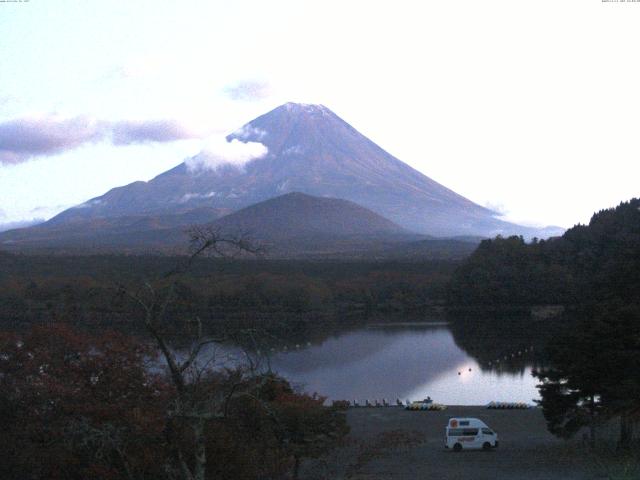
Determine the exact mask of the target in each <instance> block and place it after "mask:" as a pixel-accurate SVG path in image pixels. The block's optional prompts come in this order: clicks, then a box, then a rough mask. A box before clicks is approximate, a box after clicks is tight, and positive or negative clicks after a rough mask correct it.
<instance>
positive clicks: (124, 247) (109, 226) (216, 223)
mask: <svg viewBox="0 0 640 480" xmlns="http://www.w3.org/2000/svg"><path fill="white" fill-rule="evenodd" d="M201 224H208V225H212V226H213V227H214V228H216V229H218V230H219V231H220V232H221V233H223V234H226V235H243V236H248V237H250V238H251V239H252V240H254V241H256V242H257V243H258V244H260V245H262V246H265V247H266V249H267V250H268V252H269V254H271V256H278V257H292V256H306V255H316V256H318V255H320V256H322V255H333V256H335V255H342V254H344V255H346V256H352V255H353V254H354V252H372V251H382V250H385V249H386V250H388V249H393V248H395V247H396V246H397V245H404V244H405V243H407V242H412V241H416V240H419V239H422V238H424V237H423V236H420V235H416V234H413V233H411V232H408V231H406V230H404V229H403V228H401V227H399V226H398V225H396V224H394V223H393V222H391V221H389V220H387V219H386V218H384V217H382V216H380V215H378V214H376V213H374V212H372V211H371V210H368V209H366V208H364V207H361V206H360V205H357V204H355V203H353V202H350V201H348V200H341V199H336V198H321V197H313V196H311V195H306V194H302V193H297V192H294V193H289V194H285V195H281V196H279V197H276V198H272V199H269V200H266V201H264V202H260V203H258V204H255V205H250V206H249V207H246V208H243V209H241V210H239V211H237V212H234V213H232V214H229V215H227V216H224V217H222V218H217V212H216V211H215V210H213V209H210V208H197V209H193V210H190V211H188V212H185V213H182V214H176V215H168V214H164V215H156V216H152V215H128V216H122V217H107V218H98V219H84V220H83V219H76V220H75V221H73V222H67V223H58V224H49V225H42V226H38V227H33V228H28V229H21V230H14V231H12V232H7V233H6V234H5V235H4V236H2V237H1V239H0V246H2V247H3V248H7V249H12V250H23V251H26V250H40V251H41V250H57V251H67V252H78V251H85V252H90V251H102V252H105V251H128V252H150V251H155V252H156V253H179V252H181V251H186V248H187V246H188V239H189V237H188V234H187V230H188V229H189V227H191V226H193V225H201Z"/></svg>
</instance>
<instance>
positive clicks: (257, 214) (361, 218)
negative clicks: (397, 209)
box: [214, 192, 415, 240]
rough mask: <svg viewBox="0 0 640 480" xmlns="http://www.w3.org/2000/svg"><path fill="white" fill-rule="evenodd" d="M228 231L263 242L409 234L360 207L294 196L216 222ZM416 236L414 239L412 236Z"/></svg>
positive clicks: (268, 202) (291, 194) (259, 204)
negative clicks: (264, 240)
mask: <svg viewBox="0 0 640 480" xmlns="http://www.w3.org/2000/svg"><path fill="white" fill-rule="evenodd" d="M214 225H216V226H218V227H220V228H221V229H222V230H225V231H236V232H249V233H251V234H252V235H254V236H256V237H258V238H263V239H274V240H275V239H289V238H294V237H311V236H314V235H317V236H322V237H346V236H372V237H381V236H401V235H408V234H409V232H407V231H406V230H404V229H402V228H400V227H399V226H398V225H396V224H394V223H393V222H391V221H390V220H387V219H386V218H384V217H382V216H380V215H378V214H376V213H374V212H372V211H371V210H368V209H366V208H364V207H361V206H360V205H357V204H355V203H353V202H349V201H347V200H341V199H337V198H320V197H313V196H311V195H306V194H303V193H298V192H293V193H288V194H285V195H281V196H279V197H276V198H272V199H269V200H266V201H264V202H260V203H257V204H255V205H251V206H249V207H246V208H243V209H242V210H239V211H238V212H235V213H232V214H230V215H227V216H225V217H222V218H221V219H219V220H217V221H216V222H214ZM412 236H415V235H412Z"/></svg>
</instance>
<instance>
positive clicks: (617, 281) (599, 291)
mask: <svg viewBox="0 0 640 480" xmlns="http://www.w3.org/2000/svg"><path fill="white" fill-rule="evenodd" d="M639 286H640V199H633V200H631V201H629V202H626V203H622V204H620V205H619V206H618V207H616V208H613V209H608V210H602V211H600V212H598V213H596V214H594V215H593V217H592V218H591V221H590V222H589V225H577V226H575V227H573V228H572V229H570V230H568V231H567V232H566V233H565V234H564V235H563V236H562V237H558V238H552V239H549V240H546V241H545V240H539V241H537V240H534V241H533V242H530V243H526V242H525V241H524V240H523V239H522V237H509V238H502V237H497V238H495V239H493V240H484V241H483V242H482V243H481V244H480V246H479V247H478V249H477V250H476V251H475V252H474V253H473V254H472V255H471V257H470V258H469V259H468V260H467V261H466V262H464V263H463V264H462V265H461V267H460V268H458V269H457V270H456V272H455V274H454V275H453V278H452V281H451V284H450V289H449V301H450V303H452V304H454V305H532V304H569V305H571V304H581V303H584V302H587V301H593V300H596V299H597V300H600V301H605V300H606V301H611V300H614V299H619V300H622V301H637V300H638V298H639V295H640V293H639V292H640V290H639V289H638V287H639Z"/></svg>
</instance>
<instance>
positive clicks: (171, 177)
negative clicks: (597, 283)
mask: <svg viewBox="0 0 640 480" xmlns="http://www.w3.org/2000/svg"><path fill="white" fill-rule="evenodd" d="M227 139H228V140H229V141H232V140H238V141H242V142H260V143H262V144H263V145H265V146H266V147H267V148H268V154H267V155H265V156H264V157H262V158H259V159H256V160H253V161H251V162H249V163H247V164H246V165H245V166H244V167H242V168H237V167H232V166H230V165H228V166H221V167H218V168H215V169H195V170H194V169H193V168H189V166H188V165H189V163H188V161H187V162H185V163H182V164H180V165H178V166H177V167H175V168H173V169H171V170H169V171H167V172H165V173H163V174H161V175H159V176H157V177H156V178H154V179H153V180H151V181H149V182H135V183H132V184H130V185H126V186H123V187H118V188H114V189H112V190H110V191H109V192H107V193H106V194H105V195H103V196H101V197H97V198H94V199H92V200H90V201H88V202H86V203H85V204H83V205H81V206H79V207H80V208H78V207H77V208H73V209H69V210H66V211H65V212H62V213H61V214H59V215H58V216H56V217H54V218H53V219H51V220H50V221H49V222H47V223H46V224H45V227H46V226H47V225H57V224H67V225H68V224H71V223H75V222H82V221H86V220H95V219H98V218H112V217H122V216H132V215H152V216H156V215H166V214H174V215H175V214H181V213H184V212H187V211H190V210H193V209H194V208H201V207H205V208H209V209H211V210H212V212H214V213H215V214H216V215H218V216H223V215H224V214H227V213H230V212H232V211H236V210H238V209H240V208H243V207H246V206H248V205H251V204H254V203H258V202H261V201H263V200H267V199H269V198H273V197H276V196H279V195H282V194H284V193H288V192H294V191H297V192H303V193H307V194H310V195H315V196H324V197H333V198H342V199H346V200H350V201H353V202H355V203H357V204H359V205H362V206H363V207H366V208H368V209H370V210H372V211H374V212H376V213H378V214H380V215H382V216H384V217H386V218H388V219H390V220H391V221H393V222H395V223H397V224H398V225H400V226H401V227H403V228H405V229H407V230H411V231H415V232H418V233H422V234H428V235H435V236H453V235H480V236H494V235H496V234H503V235H504V234H514V233H517V234H523V235H525V236H533V235H539V232H538V231H536V230H535V229H531V228H527V227H521V226H518V225H514V224H511V223H508V222H504V221H501V220H499V219H497V218H495V212H492V211H491V210H488V209H486V208H484V207H481V206H479V205H477V204H475V203H473V202H471V201H470V200H467V199H466V198H464V197H462V196H460V195H458V194H456V193H455V192H453V191H451V190H449V189H448V188H446V187H444V186H442V185H440V184H438V183H437V182H435V181H433V180H431V179H430V178H428V177H426V176H425V175H423V174H421V173H420V172H418V171H416V170H414V169H413V168H411V167H409V166H408V165H406V164H405V163H403V162H401V161H400V160H398V159H397V158H395V157H393V156H392V155H390V154H389V153H387V152H385V151H384V150H383V149H382V148H380V147H379V146H377V145H376V144H375V143H373V142H372V141H371V140H369V139H368V138H366V137H364V136H363V135H361V134H360V133H358V132H357V131H356V130H355V129H354V128H353V127H351V126H350V125H349V124H348V123H346V122H345V121H344V120H342V119H341V118H339V117H338V116H337V115H335V114H334V113H333V112H331V111H330V110H329V109H328V108H326V107H324V106H321V105H304V104H293V103H288V104H285V105H282V106H280V107H278V108H276V109H274V110H272V111H271V112H268V113H266V114H264V115H262V116H260V117H258V118H256V119H255V120H253V121H251V122H250V123H248V124H246V125H244V126H243V127H242V128H240V129H238V130H237V131H236V132H234V133H233V134H231V135H229V136H228V137H227Z"/></svg>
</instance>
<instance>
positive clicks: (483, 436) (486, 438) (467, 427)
mask: <svg viewBox="0 0 640 480" xmlns="http://www.w3.org/2000/svg"><path fill="white" fill-rule="evenodd" d="M444 446H445V448H451V449H453V451H454V452H460V451H461V450H462V449H463V448H464V449H465V450H466V449H476V450H479V449H482V450H491V449H492V448H496V447H497V446H498V434H497V433H496V432H494V431H493V429H491V428H489V426H488V425H487V424H486V423H484V422H483V421H482V420H478V419H477V418H450V419H449V423H447V426H446V428H445V438H444Z"/></svg>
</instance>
